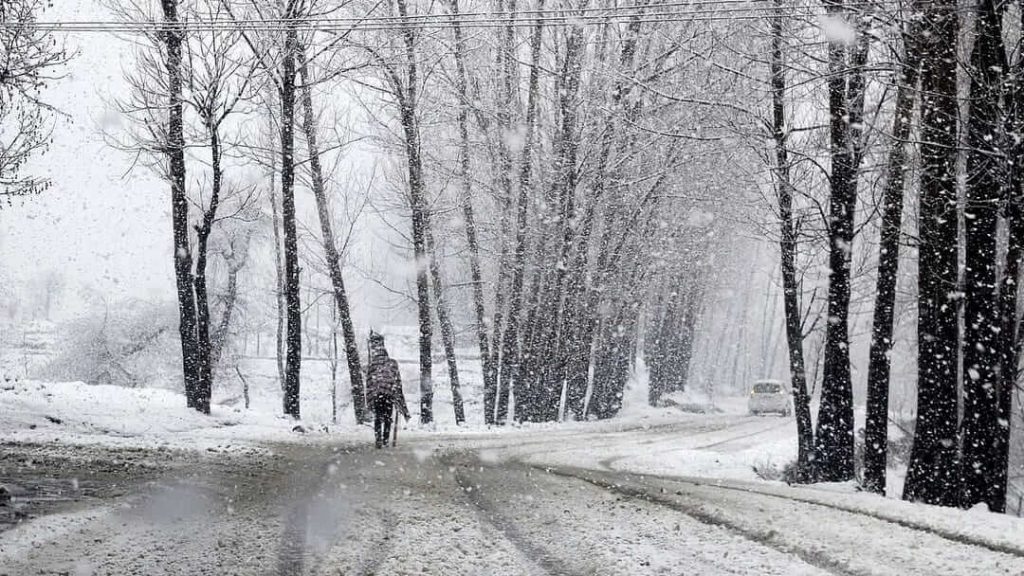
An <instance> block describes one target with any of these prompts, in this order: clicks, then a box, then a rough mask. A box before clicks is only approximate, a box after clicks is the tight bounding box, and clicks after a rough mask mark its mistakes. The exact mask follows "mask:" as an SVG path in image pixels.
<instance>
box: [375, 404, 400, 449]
mask: <svg viewBox="0 0 1024 576" xmlns="http://www.w3.org/2000/svg"><path fill="white" fill-rule="evenodd" d="M394 404H395V403H394V401H393V400H392V399H391V398H388V397H386V396H378V397H377V398H376V399H375V400H374V401H373V416H374V418H373V434H374V436H375V437H376V440H377V448H380V447H381V446H387V445H388V439H390V438H391V415H392V412H393V411H394V409H395V405H394Z"/></svg>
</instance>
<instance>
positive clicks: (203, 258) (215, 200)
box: [193, 118, 224, 414]
mask: <svg viewBox="0 0 1024 576" xmlns="http://www.w3.org/2000/svg"><path fill="white" fill-rule="evenodd" d="M207 124H208V130H209V138H210V157H211V159H212V162H211V165H212V167H211V170H212V172H213V183H212V190H211V191H210V205H209V206H208V207H207V208H206V210H205V212H204V213H203V221H202V223H201V224H200V225H199V226H196V269H195V275H194V276H193V284H194V285H195V294H196V347H197V353H198V355H199V382H198V383H197V390H196V409H197V410H199V411H200V412H203V413H204V414H209V413H210V398H211V396H212V394H213V361H212V352H213V342H212V340H211V337H210V298H209V292H208V289H207V285H206V263H207V259H208V256H209V240H210V233H211V232H213V223H214V220H215V219H216V217H217V207H218V205H219V204H220V192H221V184H222V182H223V176H224V175H223V171H222V169H221V148H220V134H219V133H218V130H219V128H218V126H217V125H216V123H215V122H214V121H213V120H211V119H209V118H208V119H207Z"/></svg>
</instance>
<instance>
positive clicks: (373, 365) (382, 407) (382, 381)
mask: <svg viewBox="0 0 1024 576" xmlns="http://www.w3.org/2000/svg"><path fill="white" fill-rule="evenodd" d="M366 382H367V385H366V391H367V396H368V398H367V399H368V400H369V401H370V405H371V406H372V407H373V434H374V438H375V443H376V446H377V448H382V447H384V446H387V445H388V440H389V438H390V437H391V425H392V419H393V415H394V411H395V408H396V407H397V408H398V411H399V412H400V413H401V414H402V416H404V417H405V419H406V421H408V420H409V408H408V407H407V406H406V404H405V393H404V392H403V391H402V376H401V374H400V373H399V371H398V362H397V361H396V360H393V359H392V358H391V357H390V356H388V351H387V348H385V347H384V336H382V335H381V334H377V333H376V332H370V365H369V368H368V369H367V379H366ZM396 426H397V424H396Z"/></svg>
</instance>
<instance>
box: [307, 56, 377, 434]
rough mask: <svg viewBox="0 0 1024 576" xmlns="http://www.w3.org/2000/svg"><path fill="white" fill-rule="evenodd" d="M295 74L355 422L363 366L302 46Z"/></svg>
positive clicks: (362, 404) (360, 411) (362, 400)
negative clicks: (346, 364) (343, 341)
mask: <svg viewBox="0 0 1024 576" xmlns="http://www.w3.org/2000/svg"><path fill="white" fill-rule="evenodd" d="M298 57H299V77H300V78H301V79H302V109H303V122H302V128H303V132H304V133H305V135H306V147H307V148H308V149H309V171H310V177H311V178H310V179H311V180H312V183H313V196H314V198H315V199H316V212H317V216H318V217H319V219H320V236H321V239H322V241H323V246H324V256H325V257H326V259H327V271H328V275H329V276H330V277H331V285H332V286H333V288H334V306H335V310H336V311H337V314H338V322H339V323H340V324H341V333H342V335H343V336H344V339H345V359H346V361H347V362H348V379H349V387H350V389H351V391H352V408H353V410H354V412H355V417H356V423H358V424H362V423H363V422H365V421H366V420H367V415H366V397H365V394H364V391H363V369H362V366H361V363H360V360H359V344H358V343H357V342H356V332H355V327H354V326H353V324H352V313H351V310H350V308H349V302H348V292H347V291H346V290H345V279H344V277H343V276H342V273H341V256H340V255H339V254H338V247H337V243H336V241H335V238H334V227H333V226H332V224H331V210H330V207H329V206H328V203H327V190H326V187H325V186H324V176H323V168H322V166H321V164H320V147H319V145H318V143H317V135H316V128H317V127H316V114H315V111H314V108H313V94H312V88H311V87H310V77H309V65H308V62H306V53H305V51H304V50H299V51H298Z"/></svg>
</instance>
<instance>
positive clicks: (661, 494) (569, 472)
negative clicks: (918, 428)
mask: <svg viewBox="0 0 1024 576" xmlns="http://www.w3.org/2000/svg"><path fill="white" fill-rule="evenodd" d="M529 466H531V467H532V468H534V469H537V470H541V471H544V472H548V473H550V474H555V475H557V476H562V477H566V478H575V479H577V480H582V481H584V482H587V483H589V484H591V485H594V486H597V487H599V488H602V489H604V490H607V491H610V492H612V493H616V494H621V495H622V496H627V497H631V498H636V499H639V500H643V501H646V502H651V503H655V504H659V505H662V506H665V507H667V508H670V509H673V510H677V511H679V512H682V513H683V514H686V515H687V516H690V517H692V518H694V519H697V520H699V521H701V522H704V523H707V524H710V525H715V526H721V527H724V528H727V529H730V530H733V531H735V532H737V533H738V534H741V535H744V536H745V537H748V538H750V539H751V540H754V541H756V542H758V543H760V544H763V545H765V546H769V547H773V548H775V549H777V550H779V551H782V552H785V553H789V554H796V555H797V556H798V557H800V558H801V559H803V560H804V561H806V562H808V563H809V564H813V565H815V566H817V567H819V568H822V569H824V570H828V571H831V572H834V573H836V574H840V575H850V576H859V575H860V574H862V573H861V572H859V571H851V570H850V569H848V568H847V567H846V566H845V565H844V564H843V563H839V562H836V561H834V560H831V559H829V558H824V557H823V556H822V555H821V554H819V553H818V552H816V551H814V550H811V549H804V548H802V547H800V546H794V545H792V544H786V543H783V542H780V541H778V540H777V538H776V537H777V535H778V534H777V533H776V532H775V531H774V530H769V531H763V530H759V529H756V528H751V527H748V526H743V525H742V524H741V523H739V522H735V521H732V520H729V519H728V518H726V517H725V515H724V514H715V513H712V512H709V511H707V510H704V509H701V507H700V506H699V505H690V504H687V503H685V502H681V501H680V500H678V499H675V498H673V497H672V495H670V494H669V493H667V492H666V491H665V489H664V488H661V489H660V490H658V491H655V490H654V487H653V486H644V485H639V486H637V485H628V484H626V483H624V482H622V481H621V478H615V479H613V478H601V477H600V476H608V474H607V473H602V472H599V471H593V470H585V469H578V468H564V467H545V466H536V465H529ZM620 474H621V473H620ZM628 476H636V477H640V478H648V479H653V480H658V481H662V482H667V483H676V484H683V485H690V486H693V487H695V488H703V489H713V490H718V489H722V490H727V491H733V492H741V493H746V494H753V495H757V496H763V497H768V498H771V499H775V500H779V501H784V502H794V503H798V504H804V505H808V506H813V507H818V508H825V509H830V510H833V511H836V512H841V513H845V514H852V515H856V516H860V517H863V518H867V519H870V520H873V521H877V522H885V523H888V524H894V525H897V526H900V527H901V528H905V529H908V530H912V531H915V532H919V533H922V534H926V535H929V536H934V537H937V538H942V539H944V540H947V541H949V542H951V543H954V544H957V545H963V546H970V547H976V548H982V549H984V550H987V551H989V552H992V553H996V554H1006V555H1009V556H1014V557H1017V558H1024V550H1021V549H1020V548H1015V547H1012V546H1008V545H1002V544H999V543H994V542H988V541H985V540H982V539H978V538H974V537H971V536H969V535H964V534H958V533H953V532H950V531H947V530H943V529H941V528H937V527H935V526H929V525H926V524H922V523H920V522H915V521H913V520H908V519H905V518H899V517H897V516H890V515H886V514H875V513H871V512H868V511H865V510H862V509H858V508H855V507H850V506H844V505H841V504H833V503H829V502H823V501H820V500H815V499H813V498H804V497H800V496H787V495H783V494H777V493H772V492H767V491H762V490H756V489H752V488H744V487H740V486H735V485H729V484H719V483H717V482H714V483H713V482H705V481H700V480H691V479H680V478H675V477H669V476H659V475H642V474H630V475H628ZM628 476H627V477H628ZM675 495H676V496H683V494H682V493H681V492H678V491H677V492H676V493H675ZM690 496H691V497H694V498H697V497H699V496H697V495H693V494H691V495H690ZM751 506H753V504H751Z"/></svg>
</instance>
